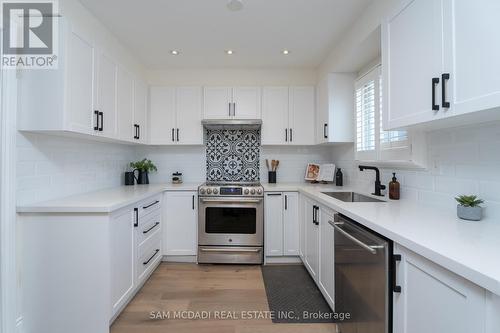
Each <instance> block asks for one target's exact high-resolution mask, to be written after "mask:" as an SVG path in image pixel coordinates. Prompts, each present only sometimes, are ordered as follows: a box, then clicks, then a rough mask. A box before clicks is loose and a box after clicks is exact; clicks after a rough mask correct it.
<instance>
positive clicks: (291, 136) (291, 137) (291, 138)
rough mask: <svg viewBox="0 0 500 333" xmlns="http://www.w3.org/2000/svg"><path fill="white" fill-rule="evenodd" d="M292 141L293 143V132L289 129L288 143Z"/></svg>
mask: <svg viewBox="0 0 500 333" xmlns="http://www.w3.org/2000/svg"><path fill="white" fill-rule="evenodd" d="M292 141H293V131H292V129H291V128H290V142H292Z"/></svg>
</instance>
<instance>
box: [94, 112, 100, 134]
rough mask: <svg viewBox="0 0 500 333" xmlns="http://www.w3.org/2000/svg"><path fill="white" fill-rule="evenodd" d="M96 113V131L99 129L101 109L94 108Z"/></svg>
mask: <svg viewBox="0 0 500 333" xmlns="http://www.w3.org/2000/svg"><path fill="white" fill-rule="evenodd" d="M94 114H95V126H94V131H98V130H99V110H94Z"/></svg>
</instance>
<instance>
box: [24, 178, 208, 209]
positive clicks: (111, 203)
mask: <svg viewBox="0 0 500 333" xmlns="http://www.w3.org/2000/svg"><path fill="white" fill-rule="evenodd" d="M199 185H200V184H199V183H183V184H150V185H134V186H120V187H116V188H111V189H105V190H100V191H95V192H90V193H85V194H79V195H73V196H69V197H64V198H61V199H55V200H49V201H44V202H37V203H34V204H29V205H24V206H18V207H17V212H18V213H110V212H113V211H115V210H117V209H120V208H123V207H125V206H128V205H130V204H133V203H134V202H137V201H140V200H143V199H146V198H148V197H150V196H152V195H155V194H158V193H162V192H164V191H197V190H198V186H199Z"/></svg>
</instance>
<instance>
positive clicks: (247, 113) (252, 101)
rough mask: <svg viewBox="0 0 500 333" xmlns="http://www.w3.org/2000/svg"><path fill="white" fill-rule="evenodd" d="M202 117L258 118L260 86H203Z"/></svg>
mask: <svg viewBox="0 0 500 333" xmlns="http://www.w3.org/2000/svg"><path fill="white" fill-rule="evenodd" d="M203 97H204V98H203V118H204V119H259V118H260V112H261V89H260V87H234V88H232V87H205V88H204V96H203Z"/></svg>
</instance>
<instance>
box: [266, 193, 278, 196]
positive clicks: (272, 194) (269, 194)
mask: <svg viewBox="0 0 500 333" xmlns="http://www.w3.org/2000/svg"><path fill="white" fill-rule="evenodd" d="M266 195H267V196H274V195H276V196H277V195H281V193H266Z"/></svg>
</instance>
